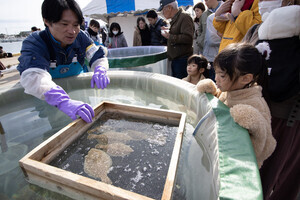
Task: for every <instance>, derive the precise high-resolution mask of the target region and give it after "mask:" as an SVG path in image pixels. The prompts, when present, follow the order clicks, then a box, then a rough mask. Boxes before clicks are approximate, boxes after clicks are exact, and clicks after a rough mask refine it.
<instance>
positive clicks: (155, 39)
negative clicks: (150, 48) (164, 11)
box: [146, 10, 167, 46]
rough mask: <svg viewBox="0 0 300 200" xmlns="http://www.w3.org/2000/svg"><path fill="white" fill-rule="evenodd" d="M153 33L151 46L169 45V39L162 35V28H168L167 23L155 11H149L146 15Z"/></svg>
mask: <svg viewBox="0 0 300 200" xmlns="http://www.w3.org/2000/svg"><path fill="white" fill-rule="evenodd" d="M146 17H147V19H148V21H149V24H150V32H151V43H150V44H151V45H154V46H162V45H167V39H166V38H165V37H163V36H162V35H161V27H162V26H167V22H166V21H165V20H163V19H162V18H161V17H159V16H158V15H157V13H156V12H155V10H149V12H148V13H147V15H146Z"/></svg>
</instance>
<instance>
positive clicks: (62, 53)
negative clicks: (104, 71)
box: [17, 28, 105, 74]
mask: <svg viewBox="0 0 300 200" xmlns="http://www.w3.org/2000/svg"><path fill="white" fill-rule="evenodd" d="M43 31H45V32H46V35H47V37H48V39H49V40H50V43H51V45H52V47H53V50H54V54H55V58H56V64H57V65H69V64H71V63H72V59H73V58H74V57H77V60H78V62H79V63H80V64H81V66H84V62H85V57H86V52H87V50H88V47H89V46H90V45H94V42H93V40H92V39H90V38H89V37H88V36H87V35H86V34H85V33H84V32H83V31H80V32H79V34H78V35H77V37H76V39H75V41H74V42H73V43H72V44H71V45H69V46H68V47H67V48H62V47H61V45H60V42H58V41H56V40H55V39H54V37H53V36H52V35H51V33H50V31H49V29H48V28H46V29H45V30H43ZM90 57H91V59H88V60H89V64H90V66H91V65H92V64H93V62H94V61H95V60H97V59H99V58H103V57H105V53H104V51H103V49H102V48H99V49H98V50H97V51H95V52H94V53H93V55H92V56H90ZM19 62H20V64H19V65H18V67H17V69H18V70H19V72H20V74H22V72H23V71H24V70H26V69H28V68H40V69H44V70H47V71H48V72H49V68H50V50H49V48H48V47H47V44H46V43H45V42H44V40H43V39H42V38H41V36H40V32H33V33H32V34H31V35H29V36H28V37H27V38H26V39H25V40H24V41H23V44H22V49H21V56H20V57H19Z"/></svg>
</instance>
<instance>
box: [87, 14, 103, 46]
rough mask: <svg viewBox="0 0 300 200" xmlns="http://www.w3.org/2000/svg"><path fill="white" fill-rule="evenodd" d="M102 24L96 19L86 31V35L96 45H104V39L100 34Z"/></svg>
mask: <svg viewBox="0 0 300 200" xmlns="http://www.w3.org/2000/svg"><path fill="white" fill-rule="evenodd" d="M99 30H100V23H99V22H98V21H96V20H94V19H91V21H90V24H89V27H88V28H87V30H86V31H85V32H86V34H87V35H88V36H89V37H90V38H91V39H92V40H93V41H94V43H95V45H97V46H98V45H100V44H102V38H101V35H100V34H99Z"/></svg>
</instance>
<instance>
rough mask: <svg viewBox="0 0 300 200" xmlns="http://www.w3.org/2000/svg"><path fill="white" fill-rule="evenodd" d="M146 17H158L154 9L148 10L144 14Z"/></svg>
mask: <svg viewBox="0 0 300 200" xmlns="http://www.w3.org/2000/svg"><path fill="white" fill-rule="evenodd" d="M146 17H147V18H152V19H155V18H156V17H158V15H157V13H156V12H155V10H149V11H148V13H147V15H146Z"/></svg>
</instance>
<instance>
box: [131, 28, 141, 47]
mask: <svg viewBox="0 0 300 200" xmlns="http://www.w3.org/2000/svg"><path fill="white" fill-rule="evenodd" d="M139 37H140V34H139V33H138V31H137V30H135V31H134V33H133V44H132V46H142V45H141V44H139V39H138V38H139Z"/></svg>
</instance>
